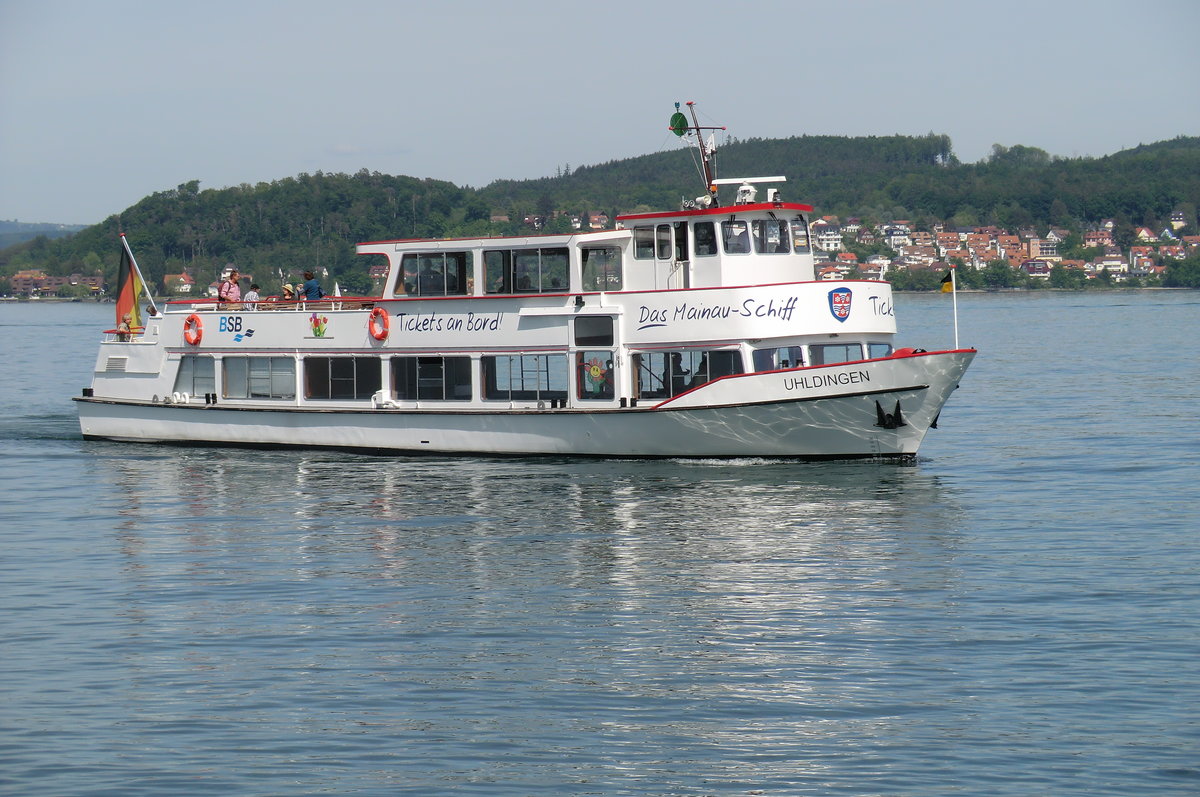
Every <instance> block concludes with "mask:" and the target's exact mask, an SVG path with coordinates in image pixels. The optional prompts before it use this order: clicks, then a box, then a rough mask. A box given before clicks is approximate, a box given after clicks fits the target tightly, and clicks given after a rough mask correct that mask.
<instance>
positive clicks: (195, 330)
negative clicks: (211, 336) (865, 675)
mask: <svg viewBox="0 0 1200 797" xmlns="http://www.w3.org/2000/svg"><path fill="white" fill-rule="evenodd" d="M203 337H204V324H202V323H200V316H198V315H196V314H195V313H192V314H191V315H190V316H188V317H187V318H186V319H184V322H183V339H184V340H185V341H187V344H188V345H189V346H196V345H199V343H200V339H201V338H203Z"/></svg>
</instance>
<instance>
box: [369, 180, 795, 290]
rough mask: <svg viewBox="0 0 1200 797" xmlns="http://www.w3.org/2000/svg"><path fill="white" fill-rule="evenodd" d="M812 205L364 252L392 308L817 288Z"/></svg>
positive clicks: (719, 210)
mask: <svg viewBox="0 0 1200 797" xmlns="http://www.w3.org/2000/svg"><path fill="white" fill-rule="evenodd" d="M811 212H812V207H811V206H810V205H802V204H798V203H789V202H782V201H778V200H776V201H772V202H762V203H758V202H753V203H746V204H740V205H731V206H727V207H707V208H693V209H683V210H677V211H671V212H662V213H638V214H628V215H625V216H620V217H618V219H617V220H618V223H619V224H621V225H622V227H621V228H619V229H616V230H606V231H599V232H580V233H573V234H567V235H540V236H523V237H510V238H474V239H451V240H445V239H414V240H396V241H377V242H370V243H361V244H359V245H358V247H357V252H358V254H360V255H383V256H384V257H386V258H387V261H388V276H387V280H386V282H385V283H384V287H383V296H382V298H385V299H391V298H417V297H446V296H495V295H515V296H521V295H533V294H546V293H551V294H564V293H565V294H585V293H595V292H603V293H610V292H623V291H659V290H688V289H692V288H720V287H742V286H749V285H765V284H778V283H789V282H807V281H811V280H813V279H815V270H814V260H813V253H812V247H811V244H810V239H809V226H808V225H809V216H808V214H809V213H811Z"/></svg>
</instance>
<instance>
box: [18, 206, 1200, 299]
mask: <svg viewBox="0 0 1200 797" xmlns="http://www.w3.org/2000/svg"><path fill="white" fill-rule="evenodd" d="M496 220H497V217H493V221H496ZM501 220H503V221H507V219H506V218H505V219H501ZM570 221H571V227H572V228H574V229H577V230H578V229H583V228H586V229H588V230H598V229H606V228H609V227H610V226H612V225H611V222H610V220H609V218H608V216H607V215H606V214H600V213H598V214H593V215H587V214H584V215H582V216H572V217H571V218H570ZM523 222H524V224H525V226H528V227H531V228H533V229H534V230H541V229H542V228H543V227H544V226H545V220H544V219H543V218H542V217H539V216H529V217H526V218H524V219H523ZM1188 226H1189V220H1188V219H1187V217H1186V215H1185V214H1184V213H1183V212H1182V211H1176V212H1175V213H1173V214H1171V218H1170V223H1169V224H1168V225H1167V226H1166V227H1164V229H1162V230H1160V231H1158V232H1155V231H1153V230H1151V229H1149V228H1146V227H1139V228H1137V229H1136V230H1135V239H1136V243H1135V244H1134V245H1133V246H1131V247H1130V248H1129V249H1128V250H1127V251H1125V250H1122V249H1120V248H1119V247H1118V246H1117V245H1116V242H1115V241H1114V238H1113V230H1114V227H1115V223H1114V221H1113V220H1112V219H1107V220H1105V221H1104V222H1102V223H1101V224H1100V225H1098V226H1097V228H1096V229H1094V230H1088V231H1086V232H1084V233H1083V234H1082V246H1083V248H1085V249H1090V250H1093V251H1099V252H1100V254H1097V255H1096V256H1094V257H1093V258H1091V259H1090V260H1075V259H1064V258H1063V257H1062V256H1061V255H1060V254H1059V247H1060V245H1061V244H1063V242H1064V241H1066V240H1067V238H1068V236H1069V235H1070V233H1069V232H1068V231H1067V230H1065V229H1058V228H1051V229H1049V230H1048V231H1047V232H1046V233H1045V234H1044V235H1040V234H1038V233H1037V231H1036V230H1034V229H1021V230H1017V231H1016V232H1011V231H1009V230H1004V229H1001V228H999V227H995V226H985V227H970V228H959V229H953V228H949V227H947V226H945V225H942V224H934V225H933V227H932V229H929V230H923V229H915V228H914V225H913V224H912V223H911V222H909V221H906V220H894V221H889V222H886V223H883V224H876V225H868V224H863V223H862V222H861V221H860V220H859V219H856V218H850V219H847V220H846V221H845V222H842V221H841V220H840V219H839V218H838V217H837V216H823V217H821V218H819V219H816V220H815V221H813V222H812V226H811V235H810V240H811V241H812V243H813V248H814V249H815V250H816V251H817V252H818V256H820V255H821V253H823V255H824V258H825V259H823V260H819V261H818V263H817V264H816V268H817V278H818V279H821V280H840V279H846V278H861V279H885V280H891V281H897V277H898V275H899V274H903V273H909V274H919V273H921V272H929V273H936V274H939V275H940V274H942V273H944V272H945V271H946V270H947V269H949V267H950V266H951V265H955V266H957V267H959V268H960V269H963V270H974V271H982V270H984V269H986V268H988V267H989V266H992V264H994V263H996V262H997V261H1001V262H1005V263H1007V264H1008V267H1009V268H1010V269H1012V270H1013V271H1014V272H1017V273H1019V274H1020V275H1021V276H1023V277H1024V278H1025V279H1027V280H1028V281H1029V282H1030V283H1031V284H1036V282H1037V281H1046V282H1049V280H1050V277H1051V275H1052V273H1053V270H1054V269H1055V267H1056V266H1059V267H1062V268H1063V269H1065V270H1067V271H1068V272H1077V273H1078V274H1079V275H1081V277H1082V279H1084V280H1093V279H1097V278H1103V279H1104V280H1105V281H1108V282H1111V283H1115V284H1120V283H1124V282H1128V281H1130V280H1138V284H1142V282H1143V281H1147V282H1148V284H1151V285H1153V284H1156V282H1157V280H1158V279H1160V278H1161V277H1162V276H1163V275H1164V273H1165V271H1166V268H1167V266H1166V264H1167V263H1168V262H1169V261H1172V260H1183V259H1184V258H1186V257H1188V256H1189V255H1192V254H1195V253H1197V252H1200V235H1181V234H1179V233H1180V231H1181V230H1184V229H1185V228H1187V227H1188ZM864 248H867V249H871V248H873V249H877V250H883V253H880V254H875V255H871V256H866V257H863V258H861V259H860V256H859V255H858V254H856V253H855V252H853V251H850V250H851V249H859V250H862V249H864ZM889 253H890V254H889ZM232 265H233V264H228V265H226V267H225V269H224V270H223V273H222V274H221V275H211V278H210V279H208V280H205V279H203V277H199V278H198V277H197V276H196V275H193V274H191V273H189V272H187V271H184V272H182V273H178V274H167V275H165V276H164V277H163V279H162V281H161V284H159V285H155V286H154V290H155V293H156V294H157V295H162V296H166V297H173V296H175V297H188V296H210V297H215V296H216V291H217V285H218V284H219V282H220V279H221V278H222V277H223V275H224V273H227V272H228V270H229V269H230V268H231V267H232ZM383 268H384V267H382V266H378V265H376V266H372V267H371V269H370V273H369V275H368V276H369V277H370V279H371V282H372V285H373V286H374V287H375V288H376V289H379V288H381V287H382V282H383V279H384V277H385V276H386V274H385V273H384V270H383ZM242 273H243V276H244V277H245V278H246V279H247V280H250V281H253V280H254V279H255V277H254V275H253V274H252V273H247V270H246V269H243V270H242ZM960 273H961V272H960ZM318 275H319V276H323V277H328V273H327V272H325V273H323V274H322V273H320V270H319V274H318ZM205 276H210V275H205ZM298 277H299V274H298V273H297V274H295V275H293V274H278V275H268V276H267V277H264V278H263V279H262V280H260V281H261V282H263V284H264V285H267V286H270V287H268V288H267V290H266V291H264V293H268V294H269V293H273V292H274V291H275V290H277V288H278V286H277V285H276V284H275V283H276V282H280V283H283V282H296V281H298ZM198 279H200V283H199V284H198V282H197V280H198ZM931 284H932V283H930V282H928V281H926V282H925V283H924V286H925V287H926V288H927V287H929V286H930V285H931ZM898 287H906V286H904V285H900V286H898ZM9 289H10V293H11V295H13V296H17V297H27V298H32V297H50V296H54V297H72V298H85V297H88V296H91V297H102V296H104V295H106V290H107V286H106V285H105V280H104V277H103V276H102V275H101V274H100V273H99V272H97V273H95V274H91V275H84V274H71V275H69V276H50V275H47V274H45V273H44V272H42V271H40V270H38V269H25V270H22V271H18V272H17V273H16V274H14V275H13V276H12V277H11V278H10V279H9Z"/></svg>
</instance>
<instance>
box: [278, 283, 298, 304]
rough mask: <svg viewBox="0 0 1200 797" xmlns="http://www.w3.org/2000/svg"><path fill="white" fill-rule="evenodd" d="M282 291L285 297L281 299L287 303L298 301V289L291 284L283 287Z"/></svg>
mask: <svg viewBox="0 0 1200 797" xmlns="http://www.w3.org/2000/svg"><path fill="white" fill-rule="evenodd" d="M282 290H283V295H282V296H281V297H280V298H281V299H282V300H283V301H285V302H294V301H296V289H295V288H293V287H292V284H291V283H290V282H289V283H287V284H285V285H284V286H283V289H282Z"/></svg>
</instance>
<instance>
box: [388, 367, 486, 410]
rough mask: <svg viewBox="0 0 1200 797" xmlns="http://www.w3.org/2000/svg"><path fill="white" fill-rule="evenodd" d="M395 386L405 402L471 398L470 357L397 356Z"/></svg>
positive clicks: (398, 395) (393, 382)
mask: <svg viewBox="0 0 1200 797" xmlns="http://www.w3.org/2000/svg"><path fill="white" fill-rule="evenodd" d="M392 389H393V390H394V391H395V394H396V398H397V399H400V400H401V401H470V400H471V358H470V357H393V358H392Z"/></svg>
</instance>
